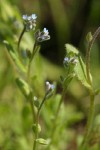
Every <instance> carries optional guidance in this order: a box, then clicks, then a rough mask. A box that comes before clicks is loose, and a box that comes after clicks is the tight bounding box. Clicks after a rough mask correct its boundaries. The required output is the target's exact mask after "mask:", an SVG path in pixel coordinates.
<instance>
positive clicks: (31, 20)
mask: <svg viewBox="0 0 100 150" xmlns="http://www.w3.org/2000/svg"><path fill="white" fill-rule="evenodd" d="M22 18H23V20H24V25H25V31H31V30H35V27H36V19H37V16H36V14H32V15H31V16H27V15H23V16H22ZM34 38H35V40H36V41H37V42H38V43H39V42H43V41H46V40H49V39H50V35H49V32H48V30H47V29H46V28H44V29H43V31H41V32H40V30H37V31H36V32H35V34H34Z"/></svg>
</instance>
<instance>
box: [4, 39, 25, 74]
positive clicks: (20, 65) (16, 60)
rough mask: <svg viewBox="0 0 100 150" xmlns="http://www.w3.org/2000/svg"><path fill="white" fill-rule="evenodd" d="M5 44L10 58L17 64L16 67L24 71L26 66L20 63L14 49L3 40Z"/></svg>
mask: <svg viewBox="0 0 100 150" xmlns="http://www.w3.org/2000/svg"><path fill="white" fill-rule="evenodd" d="M3 43H4V44H5V45H6V48H7V50H8V53H9V54H10V56H11V58H12V59H13V61H14V62H15V64H16V65H17V67H18V68H19V69H20V70H21V71H22V72H26V71H27V70H26V68H25V67H24V65H23V64H22V63H21V61H20V59H19V58H18V55H17V53H16V52H15V51H14V49H13V47H12V45H11V44H10V43H8V42H7V41H4V42H3Z"/></svg>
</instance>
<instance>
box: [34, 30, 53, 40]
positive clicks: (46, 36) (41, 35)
mask: <svg viewBox="0 0 100 150" xmlns="http://www.w3.org/2000/svg"><path fill="white" fill-rule="evenodd" d="M35 39H36V41H37V42H43V41H47V40H49V39H50V35H49V32H48V30H47V29H46V28H44V29H43V31H42V32H40V30H37V31H36V32H35Z"/></svg>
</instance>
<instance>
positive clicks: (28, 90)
mask: <svg viewBox="0 0 100 150" xmlns="http://www.w3.org/2000/svg"><path fill="white" fill-rule="evenodd" d="M16 83H17V85H18V87H19V89H20V90H21V92H22V93H23V95H24V96H25V97H29V96H30V95H31V93H32V91H31V88H30V87H29V85H28V84H27V82H25V81H24V80H23V79H21V78H16Z"/></svg>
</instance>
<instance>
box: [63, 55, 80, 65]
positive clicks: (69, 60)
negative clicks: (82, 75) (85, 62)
mask: <svg viewBox="0 0 100 150" xmlns="http://www.w3.org/2000/svg"><path fill="white" fill-rule="evenodd" d="M77 63H78V60H77V58H76V57H71V58H70V57H65V58H64V61H63V64H64V66H65V67H68V65H70V64H72V65H77Z"/></svg>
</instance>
